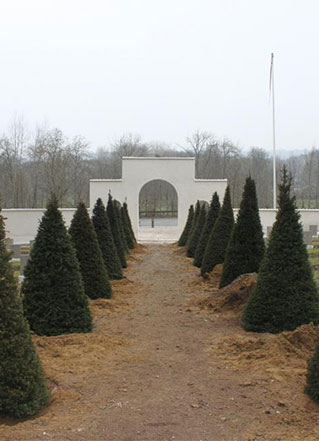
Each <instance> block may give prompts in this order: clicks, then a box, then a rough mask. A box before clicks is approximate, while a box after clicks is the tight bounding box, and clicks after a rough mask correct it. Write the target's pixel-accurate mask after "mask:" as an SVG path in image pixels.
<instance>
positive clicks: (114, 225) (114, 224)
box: [106, 194, 127, 268]
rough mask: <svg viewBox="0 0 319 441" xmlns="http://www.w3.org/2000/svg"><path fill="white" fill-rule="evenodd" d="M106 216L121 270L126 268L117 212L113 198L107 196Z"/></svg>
mask: <svg viewBox="0 0 319 441" xmlns="http://www.w3.org/2000/svg"><path fill="white" fill-rule="evenodd" d="M106 211H107V215H108V218H109V221H110V226H111V231H112V235H113V239H114V243H115V246H116V251H117V255H118V257H119V259H120V262H121V265H122V268H126V267H127V263H126V256H125V251H126V250H125V247H124V244H123V240H122V233H121V227H120V225H119V220H118V216H117V212H116V209H115V206H114V202H113V198H112V196H111V195H110V194H109V199H108V203H107V209H106Z"/></svg>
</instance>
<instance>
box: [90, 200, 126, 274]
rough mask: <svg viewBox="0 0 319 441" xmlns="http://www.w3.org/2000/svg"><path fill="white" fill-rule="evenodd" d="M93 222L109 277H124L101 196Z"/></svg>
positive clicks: (94, 212)
mask: <svg viewBox="0 0 319 441" xmlns="http://www.w3.org/2000/svg"><path fill="white" fill-rule="evenodd" d="M92 223H93V227H94V230H95V233H96V235H97V239H98V242H99V245H100V249H101V252H102V256H103V260H104V265H105V267H106V269H107V272H108V275H109V278H110V279H111V280H113V279H123V273H122V265H121V262H120V259H119V256H118V254H117V249H116V246H115V243H114V239H113V234H112V230H111V226H110V222H109V217H108V215H107V212H106V209H105V206H104V204H103V201H102V199H101V198H98V199H97V201H96V203H95V206H94V208H93V216H92Z"/></svg>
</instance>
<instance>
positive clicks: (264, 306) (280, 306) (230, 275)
mask: <svg viewBox="0 0 319 441" xmlns="http://www.w3.org/2000/svg"><path fill="white" fill-rule="evenodd" d="M178 244H179V245H180V246H185V247H186V253H187V256H189V257H194V265H196V266H199V267H200V269H201V274H202V275H205V274H206V273H207V272H210V271H212V270H213V269H214V267H215V266H216V265H217V264H220V263H222V264H223V270H222V275H221V279H220V284H219V287H220V288H222V287H224V286H226V285H228V284H230V283H231V282H232V281H233V280H234V279H235V278H236V277H238V276H239V275H241V274H245V273H251V272H258V279H257V284H256V286H255V288H254V289H253V291H252V293H251V296H250V298H249V301H248V303H247V305H246V308H245V310H244V314H243V317H242V323H243V326H244V328H245V329H246V330H247V331H254V332H271V333H279V332H282V331H291V330H294V329H296V328H297V327H298V326H300V325H303V324H307V323H311V322H313V323H315V324H318V323H319V294H318V289H317V287H316V284H315V281H314V278H313V274H312V271H311V267H310V263H309V260H308V254H307V250H306V246H305V244H304V241H303V230H302V224H301V222H300V214H299V213H298V211H297V208H296V201H295V197H294V196H292V195H291V176H290V175H289V174H288V173H287V170H286V169H285V168H284V169H283V172H282V180H281V184H280V187H279V198H278V212H277V216H276V221H275V223H274V225H273V228H272V231H271V235H270V237H269V241H268V245H267V248H265V243H264V240H263V233H262V226H261V222H260V218H259V211H258V202H257V196H256V188H255V183H254V181H253V179H251V178H250V177H248V178H247V179H246V183H245V187H244V191H243V197H242V201H241V204H240V208H239V212H238V216H237V219H236V222H234V218H233V211H232V207H231V200H230V192H229V188H227V189H226V192H225V197H224V201H223V205H222V207H220V206H219V201H218V196H217V194H216V193H215V194H214V196H213V198H212V201H211V204H210V206H209V210H208V212H207V210H206V207H205V205H200V203H199V202H197V204H196V208H195V212H194V210H193V207H190V210H189V216H188V219H187V222H186V225H185V228H184V231H183V233H182V235H181V237H180V239H179V242H178ZM305 391H306V392H307V393H308V394H309V395H310V396H311V397H312V398H313V399H314V400H315V401H318V402H319V349H318V345H317V346H316V349H315V353H314V355H313V357H312V358H311V359H310V361H309V362H308V375H307V385H306V388H305Z"/></svg>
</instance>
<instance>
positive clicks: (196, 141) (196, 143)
mask: <svg viewBox="0 0 319 441" xmlns="http://www.w3.org/2000/svg"><path fill="white" fill-rule="evenodd" d="M213 141H214V137H213V135H212V134H211V133H210V132H205V131H201V130H197V131H196V132H195V133H194V134H193V135H192V136H190V137H187V138H186V142H187V144H188V146H187V147H182V148H183V150H184V151H185V152H186V153H187V154H188V155H190V156H195V178H198V177H199V169H200V165H199V159H200V156H201V155H202V154H203V153H204V151H205V150H206V148H207V146H208V145H212V144H213Z"/></svg>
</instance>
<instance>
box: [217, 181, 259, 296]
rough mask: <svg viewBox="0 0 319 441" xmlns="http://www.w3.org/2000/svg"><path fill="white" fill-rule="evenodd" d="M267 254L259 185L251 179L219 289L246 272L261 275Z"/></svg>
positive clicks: (230, 243) (226, 258)
mask: <svg viewBox="0 0 319 441" xmlns="http://www.w3.org/2000/svg"><path fill="white" fill-rule="evenodd" d="M264 252H265V242H264V238H263V231H262V226H261V222H260V217H259V210H258V202H257V195H256V186H255V182H254V180H253V179H252V178H251V177H250V176H249V177H248V178H247V179H246V183H245V187H244V192H243V197H242V200H241V203H240V208H239V212H238V216H237V220H236V223H235V225H234V227H233V231H232V234H231V237H230V241H229V244H228V247H227V250H226V256H225V262H224V266H223V272H222V276H221V280H220V284H219V288H223V287H224V286H226V285H228V284H229V283H231V282H232V281H233V280H235V279H236V277H238V276H240V275H241V274H246V273H257V272H258V270H259V266H260V262H261V259H262V258H263V255H264Z"/></svg>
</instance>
